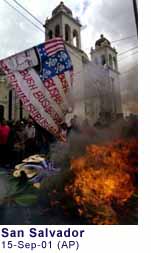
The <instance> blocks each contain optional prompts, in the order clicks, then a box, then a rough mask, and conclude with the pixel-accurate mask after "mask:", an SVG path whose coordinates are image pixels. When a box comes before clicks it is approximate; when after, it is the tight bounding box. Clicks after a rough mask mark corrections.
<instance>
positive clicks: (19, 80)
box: [0, 37, 73, 138]
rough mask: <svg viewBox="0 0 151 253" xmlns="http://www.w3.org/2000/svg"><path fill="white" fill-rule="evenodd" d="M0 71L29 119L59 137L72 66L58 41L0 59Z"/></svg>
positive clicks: (69, 106)
mask: <svg viewBox="0 0 151 253" xmlns="http://www.w3.org/2000/svg"><path fill="white" fill-rule="evenodd" d="M0 68H1V69H2V70H3V71H4V73H5V74H6V76H7V78H8V80H9V82H10V84H11V86H12V88H13V89H14V90H15V91H16V94H17V95H18V97H19V99H20V100H21V101H22V103H23V105H24V107H25V110H26V111H28V112H29V114H30V115H31V117H32V118H33V119H34V120H35V121H36V122H37V123H38V124H39V125H40V126H42V127H43V128H45V129H47V130H48V131H49V132H51V133H52V134H54V135H55V136H56V137H58V138H63V137H62V136H61V133H60V130H59V129H60V125H61V124H62V123H63V122H64V119H65V115H66V114H67V113H68V111H69V110H70V108H71V104H70V102H69V101H71V99H70V95H71V87H72V72H73V66H72V62H71V59H70V56H69V54H68V52H67V50H66V48H65V46H64V42H63V40H62V38H59V37H57V38H54V39H52V40H49V41H47V42H45V43H42V44H40V45H38V46H36V47H33V48H31V49H28V50H26V51H23V52H21V53H18V54H16V55H14V56H11V57H8V58H6V59H3V60H1V61H0Z"/></svg>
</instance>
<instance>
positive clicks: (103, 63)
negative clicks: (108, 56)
mask: <svg viewBox="0 0 151 253" xmlns="http://www.w3.org/2000/svg"><path fill="white" fill-rule="evenodd" d="M101 64H102V65H103V66H104V65H105V64H106V60H105V55H104V54H103V55H101Z"/></svg>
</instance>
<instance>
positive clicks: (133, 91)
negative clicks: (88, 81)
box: [0, 0, 137, 112]
mask: <svg viewBox="0 0 151 253" xmlns="http://www.w3.org/2000/svg"><path fill="white" fill-rule="evenodd" d="M17 1H18V2H19V3H20V4H21V5H23V6H24V7H25V8H27V9H28V10H29V11H30V12H31V13H33V14H34V16H36V17H37V18H38V19H39V20H40V21H41V23H43V24H44V23H45V20H46V18H47V17H51V12H52V10H53V9H54V8H55V7H56V6H57V5H58V4H59V3H60V0H59V1H58V0H51V1H50V0H43V1H41V0H17ZM6 2H9V3H10V4H11V5H13V6H14V7H15V8H17V9H18V10H19V11H20V12H22V14H23V15H25V16H26V17H28V18H29V19H30V20H31V21H32V22H33V23H34V24H35V25H36V26H38V27H39V28H40V29H41V30H43V31H44V28H43V27H42V25H40V24H39V23H37V22H36V21H35V20H34V19H32V18H31V17H30V16H29V15H28V14H27V13H26V12H24V11H23V10H22V9H21V8H19V6H18V5H17V4H16V3H15V1H14V0H0V38H1V39H0V59H2V58H5V57H7V56H9V55H11V54H15V53H17V52H20V51H22V50H24V49H27V48H29V47H32V46H34V45H37V44H39V43H41V42H43V41H44V38H45V37H44V32H43V31H41V30H40V29H38V28H36V27H35V26H33V25H32V24H31V23H30V22H28V21H27V20H26V19H25V18H24V17H23V16H21V15H20V14H18V13H17V12H16V11H15V10H14V9H12V8H11V7H10V6H9V5H8V4H7V3H6ZM64 4H65V5H66V6H68V7H69V8H70V9H71V10H72V12H73V16H74V17H79V19H80V21H81V24H82V25H83V27H82V30H81V40H82V49H83V50H84V51H85V52H86V53H87V54H88V55H89V52H90V48H91V47H94V45H95V41H96V40H97V39H99V38H100V34H104V36H105V37H107V38H108V39H109V40H110V41H111V42H113V43H112V46H114V47H115V48H116V50H117V52H118V53H119V56H118V61H119V70H120V73H121V75H120V80H121V90H122V99H123V103H124V110H125V109H126V110H130V111H135V112H136V111H137V48H136V49H134V50H130V51H129V52H127V53H124V54H122V55H120V53H123V52H125V51H127V50H129V49H131V48H135V47H137V32H136V25H135V19H134V13H133V1H132V0H76V1H75V0H64ZM129 36H135V37H133V38H129V39H127V40H121V41H119V42H114V41H116V40H120V39H123V38H126V37H129Z"/></svg>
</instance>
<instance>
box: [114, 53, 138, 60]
mask: <svg viewBox="0 0 151 253" xmlns="http://www.w3.org/2000/svg"><path fill="white" fill-rule="evenodd" d="M135 54H138V51H137V52H134V53H133V54H129V55H127V56H126V57H123V58H122V59H120V60H119V61H118V62H121V61H123V60H125V59H126V58H127V57H129V56H131V55H135Z"/></svg>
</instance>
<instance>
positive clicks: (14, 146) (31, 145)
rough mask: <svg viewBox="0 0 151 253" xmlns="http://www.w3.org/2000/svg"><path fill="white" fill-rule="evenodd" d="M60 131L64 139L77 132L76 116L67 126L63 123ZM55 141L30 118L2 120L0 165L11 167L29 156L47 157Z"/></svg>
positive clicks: (0, 126)
mask: <svg viewBox="0 0 151 253" xmlns="http://www.w3.org/2000/svg"><path fill="white" fill-rule="evenodd" d="M61 131H62V134H63V135H64V136H65V138H66V137H67V136H68V134H69V133H70V132H71V131H75V132H78V131H79V128H78V126H77V123H76V116H74V117H73V118H72V119H71V121H70V125H69V126H68V125H67V124H66V123H63V124H62V125H61ZM56 141H57V140H56V139H55V137H54V136H53V135H51V133H49V132H48V131H46V130H45V129H43V128H41V127H40V126H39V125H38V124H36V123H35V122H34V121H33V120H32V118H29V119H28V120H21V121H17V122H14V121H8V122H7V121H6V120H5V119H3V120H2V121H1V123H0V165H1V166H6V167H12V166H15V165H16V164H18V163H20V162H21V161H22V160H23V159H24V158H25V157H28V156H30V155H34V154H44V155H47V154H48V153H49V148H50V145H51V144H52V143H55V142H56Z"/></svg>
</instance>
